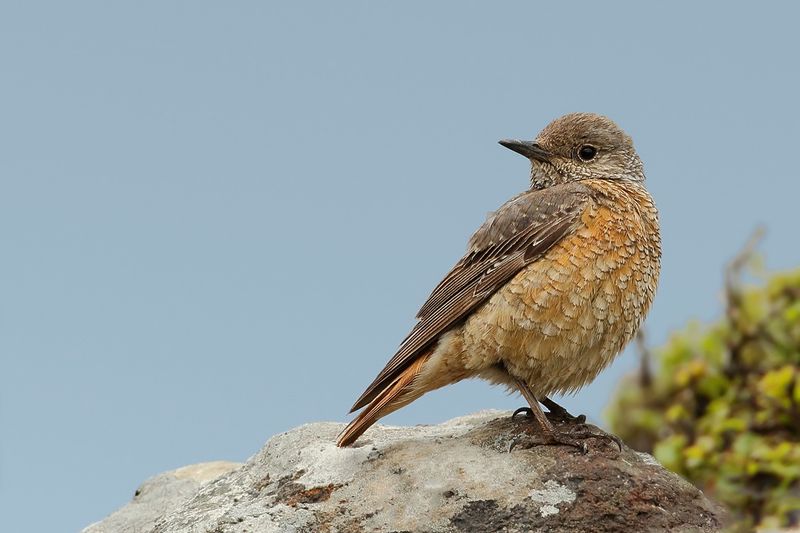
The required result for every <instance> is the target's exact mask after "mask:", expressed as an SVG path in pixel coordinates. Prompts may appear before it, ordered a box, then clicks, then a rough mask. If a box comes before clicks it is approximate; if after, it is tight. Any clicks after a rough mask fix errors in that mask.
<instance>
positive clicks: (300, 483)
mask: <svg viewBox="0 0 800 533" xmlns="http://www.w3.org/2000/svg"><path fill="white" fill-rule="evenodd" d="M341 429H342V425H341V424H336V423H315V424H307V425H304V426H300V427H298V428H296V429H293V430H291V431H289V432H287V433H283V434H280V435H277V436H275V437H273V438H272V439H270V440H269V442H267V444H266V446H264V448H263V449H262V450H261V451H260V452H259V453H258V454H256V455H255V456H254V457H252V458H251V459H250V460H248V461H247V463H245V464H244V465H242V466H241V467H236V466H237V465H235V464H231V463H226V464H225V466H224V467H219V469H218V470H217V472H218V474H219V475H218V477H216V478H215V479H213V480H207V481H204V480H203V479H202V476H199V477H198V476H194V475H190V476H186V475H185V474H180V472H181V471H184V472H186V471H185V470H184V469H180V470H176V471H173V472H170V473H167V474H162V475H161V476H158V477H156V478H154V479H153V480H150V481H148V482H147V483H145V484H144V485H143V486H142V488H141V489H140V490H141V494H139V496H137V497H136V498H134V501H133V502H132V503H130V504H129V505H128V506H126V507H124V508H123V509H121V510H119V511H117V512H116V513H114V514H112V515H111V516H110V517H108V518H107V519H105V520H103V521H102V522H99V523H97V524H94V525H92V526H89V527H88V528H87V529H85V530H84V532H85V533H102V532H106V531H108V532H110V531H114V532H126V531H131V532H133V531H137V532H142V531H149V532H153V533H167V532H170V533H173V532H181V533H194V532H214V533H216V532H226V533H227V532H234V533H245V532H291V533H304V532H309V533H311V532H331V533H334V532H354V533H361V532H363V533H366V532H373V531H378V532H389V531H394V532H410V531H414V532H417V531H419V532H454V533H455V532H490V531H508V532H528V531H645V530H646V531H674V530H678V531H687V530H688V531H717V530H719V529H720V528H721V527H722V523H723V520H724V511H723V510H722V509H721V508H720V507H719V506H718V505H716V504H714V503H713V502H711V501H710V500H708V499H707V498H706V497H705V496H703V494H702V493H701V492H700V491H699V490H697V489H696V488H695V487H694V486H692V485H691V484H690V483H688V482H687V481H685V480H683V479H681V478H680V477H678V476H677V475H675V474H673V473H671V472H669V471H667V470H665V469H664V468H663V467H662V466H660V465H659V464H658V463H657V462H656V461H655V459H653V458H652V457H651V456H649V455H646V454H642V453H638V452H635V451H633V450H631V449H629V448H627V447H623V450H622V451H621V452H620V451H619V449H618V448H617V446H616V444H614V443H610V442H608V441H607V440H605V439H594V438H592V439H590V440H589V441H588V444H589V452H588V453H586V454H581V453H580V452H578V451H577V450H576V449H574V448H569V447H566V446H536V447H533V448H528V449H524V448H523V447H522V446H521V445H517V446H512V444H514V443H521V442H523V441H524V439H525V437H526V435H527V433H526V431H530V429H531V425H530V422H529V421H527V420H525V419H521V420H520V419H519V418H518V419H514V420H512V419H511V418H510V417H509V415H508V413H501V412H498V411H485V412H480V413H476V414H473V415H470V416H466V417H462V418H457V419H454V420H451V421H449V422H445V423H443V424H440V425H438V426H417V427H411V428H400V427H388V426H376V427H374V428H372V429H371V430H369V431H368V432H367V433H366V434H365V435H364V436H363V437H362V438H361V439H360V440H359V441H358V442H357V444H356V447H353V448H344V449H340V448H337V447H336V446H335V444H334V442H335V437H336V435H337V434H338V433H339V431H340V430H341ZM509 449H511V450H510V451H509ZM186 468H189V469H191V468H194V469H196V470H197V471H203V470H204V469H206V471H208V470H207V469H208V468H209V467H208V466H206V465H199V466H196V467H186ZM187 479H190V480H191V485H190V484H189V483H188V482H187Z"/></svg>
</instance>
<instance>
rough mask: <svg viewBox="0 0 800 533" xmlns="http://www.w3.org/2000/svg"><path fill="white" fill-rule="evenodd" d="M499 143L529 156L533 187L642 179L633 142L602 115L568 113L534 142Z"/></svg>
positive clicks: (508, 141)
mask: <svg viewBox="0 0 800 533" xmlns="http://www.w3.org/2000/svg"><path fill="white" fill-rule="evenodd" d="M500 144H502V145H503V146H505V147H506V148H509V149H511V150H513V151H515V152H517V153H519V154H522V155H524V156H525V157H527V158H528V159H530V161H531V186H532V187H533V188H535V189H543V188H545V187H549V186H551V185H555V184H557V183H566V182H568V181H575V180H582V179H616V180H631V181H644V170H643V168H642V161H641V159H639V156H638V155H637V154H636V150H635V149H634V147H633V141H632V140H631V138H630V137H629V136H628V135H627V134H626V133H625V132H624V131H622V129H620V127H619V126H617V125H616V124H615V123H614V122H613V121H612V120H611V119H609V118H606V117H604V116H602V115H595V114H593V113H570V114H569V115H564V116H563V117H561V118H557V119H556V120H554V121H553V122H551V123H550V124H548V125H547V127H545V128H544V129H543V130H542V131H541V133H539V135H538V136H537V137H536V139H534V140H533V141H519V140H504V141H500Z"/></svg>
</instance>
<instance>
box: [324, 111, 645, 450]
mask: <svg viewBox="0 0 800 533" xmlns="http://www.w3.org/2000/svg"><path fill="white" fill-rule="evenodd" d="M500 144H501V145H503V146H505V147H507V148H509V149H511V150H513V151H515V152H518V153H520V154H522V155H524V156H525V157H527V158H528V159H529V160H530V162H531V176H530V182H531V186H530V189H528V190H527V191H525V192H523V193H521V194H519V195H517V196H515V197H514V198H512V199H510V200H509V201H508V202H506V203H505V204H504V205H503V206H502V207H500V209H498V210H497V211H495V212H494V213H491V214H490V215H489V217H488V218H487V220H486V222H484V224H483V225H482V226H481V227H480V228H479V229H478V231H476V232H475V234H474V235H473V236H472V238H471V239H470V241H469V246H468V249H467V252H466V254H465V255H464V257H463V258H461V260H460V261H459V262H458V263H456V265H455V266H454V267H453V269H452V270H451V271H450V272H449V273H448V274H447V275H446V276H445V277H444V279H443V280H442V281H441V282H440V283H439V285H437V286H436V288H435V289H434V290H433V292H432V293H431V295H430V297H429V298H428V300H427V301H426V302H425V304H424V305H423V306H422V308H421V309H420V311H419V313H418V314H417V318H418V319H419V321H418V322H417V324H416V326H415V327H414V328H413V329H412V331H411V333H409V335H408V336H407V337H406V338H405V340H404V341H403V342H402V344H401V345H400V348H399V349H398V351H397V353H396V354H395V355H394V357H392V359H391V360H390V361H389V362H388V363H387V365H386V367H385V368H384V369H383V370H382V371H381V372H380V374H378V376H377V377H376V378H375V380H374V381H373V382H372V384H371V385H370V386H369V387H368V388H367V390H366V391H364V393H363V394H362V395H361V397H360V398H359V399H358V400H357V401H356V403H355V405H353V408H352V410H351V412H353V411H356V410H359V409H362V408H363V410H362V411H361V412H360V413H359V414H358V416H357V417H356V418H355V419H354V420H353V421H352V422H351V423H350V424H349V425H348V426H347V427H346V428H345V429H344V431H343V432H342V433H341V435H340V436H339V440H338V445H339V446H347V445H349V444H351V443H353V442H354V441H355V440H356V439H357V438H358V437H359V436H360V435H361V434H362V433H363V432H364V431H366V429H367V428H369V426H371V425H372V424H374V423H375V422H376V421H377V420H378V419H380V418H381V417H383V416H386V415H387V414H389V413H391V412H393V411H395V410H397V409H399V408H401V407H403V406H405V405H408V404H409V403H411V402H412V401H414V400H416V399H417V398H419V397H420V396H422V395H423V394H425V393H426V392H428V391H432V390H434V389H438V388H439V387H442V386H444V385H448V384H451V383H455V382H457V381H460V380H462V379H465V378H471V377H480V378H484V379H487V380H489V381H490V382H492V383H496V384H502V385H505V386H506V387H508V388H509V389H511V390H514V391H519V392H520V393H521V394H522V395H523V396H524V397H525V399H526V400H527V402H528V404H529V405H530V408H529V409H528V408H526V409H525V410H526V411H529V412H530V413H531V414H533V417H534V420H535V421H536V422H537V423H538V425H539V427H540V430H541V435H542V436H543V437H544V439H545V440H544V442H545V443H552V444H559V443H562V444H568V445H573V446H579V447H583V446H584V445H583V444H582V442H581V441H580V438H582V437H586V436H589V433H587V432H586V431H583V432H580V431H578V432H575V431H571V430H570V431H562V430H558V429H556V428H555V427H554V426H553V425H552V424H551V423H550V421H549V420H548V418H547V416H546V415H545V414H544V412H543V411H542V408H541V407H540V406H539V403H542V404H544V405H545V406H546V407H547V408H548V410H549V411H550V412H551V413H553V414H554V415H556V416H566V417H570V415H568V414H567V413H566V411H565V410H564V409H563V408H561V407H560V406H559V405H558V404H556V403H555V402H553V401H552V400H550V399H549V398H548V396H549V395H552V394H555V393H567V392H572V391H576V390H577V389H579V388H581V387H582V386H584V385H586V384H587V383H589V382H591V381H592V380H593V379H594V378H595V377H596V376H597V374H598V373H600V371H601V370H603V369H604V368H605V367H606V366H607V365H608V364H609V363H610V362H611V361H612V360H613V359H614V357H615V356H616V355H617V354H618V353H619V352H620V351H621V350H622V348H623V347H624V346H625V345H626V344H627V343H628V341H630V340H631V338H633V336H634V334H635V333H636V331H637V329H638V328H639V326H640V324H641V323H642V320H643V319H644V317H645V315H646V314H647V311H648V310H649V308H650V305H651V303H652V301H653V296H654V295H655V291H656V285H657V283H658V276H659V271H660V260H661V240H660V235H659V224H658V212H657V210H656V207H655V203H654V202H653V199H652V197H651V196H650V194H649V193H648V192H647V190H646V189H645V186H644V180H645V176H644V170H643V168H642V162H641V160H640V159H639V156H638V155H637V153H636V151H635V149H634V147H633V141H632V140H631V138H630V137H629V136H628V135H627V134H625V132H623V131H622V130H621V129H620V128H619V127H618V126H617V125H616V124H615V123H614V122H612V121H611V120H610V119H608V118H606V117H603V116H600V115H595V114H590V113H573V114H569V115H565V116H563V117H561V118H559V119H556V120H555V121H553V122H552V123H550V124H549V125H548V126H547V127H546V128H544V130H542V132H541V133H540V134H539V135H538V137H536V139H535V140H534V141H519V140H505V141H500ZM570 418H572V417H570ZM579 421H580V422H582V420H579Z"/></svg>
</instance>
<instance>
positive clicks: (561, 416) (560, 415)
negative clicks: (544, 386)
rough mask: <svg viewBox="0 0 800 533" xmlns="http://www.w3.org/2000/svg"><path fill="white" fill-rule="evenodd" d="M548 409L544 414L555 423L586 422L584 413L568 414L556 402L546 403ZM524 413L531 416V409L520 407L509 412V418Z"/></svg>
mask: <svg viewBox="0 0 800 533" xmlns="http://www.w3.org/2000/svg"><path fill="white" fill-rule="evenodd" d="M545 407H547V409H548V411H547V412H546V413H545V416H546V417H547V419H548V420H550V421H551V422H556V423H564V422H568V423H574V424H585V423H586V415H578V416H573V415H571V414H569V412H568V411H567V410H566V409H564V408H563V407H561V406H560V405H558V404H553V405H547V404H545ZM521 415H525V416H526V417H533V410H532V409H531V408H530V407H520V408H519V409H517V410H516V411H514V412H513V413H512V414H511V418H517V417H518V416H521Z"/></svg>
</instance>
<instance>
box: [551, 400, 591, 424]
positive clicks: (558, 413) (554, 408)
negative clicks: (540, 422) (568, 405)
mask: <svg viewBox="0 0 800 533" xmlns="http://www.w3.org/2000/svg"><path fill="white" fill-rule="evenodd" d="M542 405H544V406H545V407H547V413H545V415H546V416H547V418H548V419H549V420H550V421H551V422H573V423H576V424H585V423H586V415H578V416H573V415H571V414H569V411H567V410H566V409H564V408H563V407H561V406H560V405H558V404H557V403H556V402H554V401H553V400H551V399H550V398H548V397H546V396H545V397H544V398H543V399H542Z"/></svg>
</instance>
